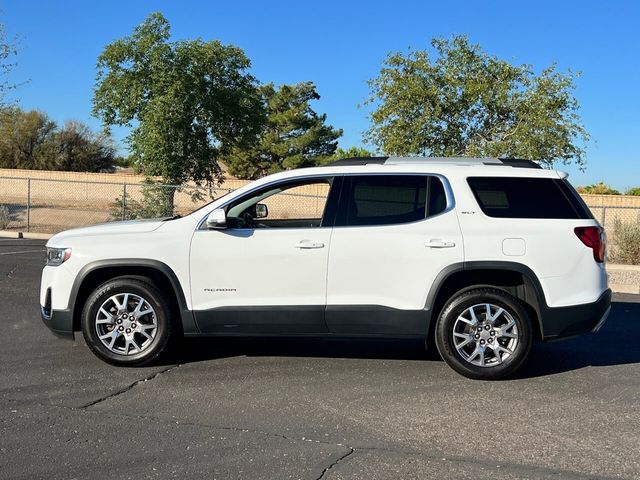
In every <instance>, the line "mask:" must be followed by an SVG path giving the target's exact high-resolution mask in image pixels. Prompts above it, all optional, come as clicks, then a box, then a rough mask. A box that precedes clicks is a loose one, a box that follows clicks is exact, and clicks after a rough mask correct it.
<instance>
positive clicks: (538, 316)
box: [425, 261, 546, 342]
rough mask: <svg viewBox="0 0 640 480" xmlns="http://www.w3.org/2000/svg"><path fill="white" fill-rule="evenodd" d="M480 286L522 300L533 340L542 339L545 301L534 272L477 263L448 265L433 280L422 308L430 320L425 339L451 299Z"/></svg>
mask: <svg viewBox="0 0 640 480" xmlns="http://www.w3.org/2000/svg"><path fill="white" fill-rule="evenodd" d="M482 287H491V288H497V289H499V290H502V291H505V292H507V293H509V294H511V295H513V296H514V297H516V298H518V299H519V300H521V301H522V302H523V304H524V306H525V308H526V309H527V310H528V313H529V314H530V316H531V319H532V320H533V326H534V329H535V338H537V339H542V338H544V329H543V324H542V312H543V310H544V308H545V307H546V301H545V297H544V292H543V290H542V286H541V285H540V281H539V280H538V277H537V276H536V274H535V273H534V272H533V270H531V269H530V268H529V267H527V266H526V265H523V264H521V263H517V262H500V261H495V262H482V261H478V262H464V263H457V264H453V265H450V266H449V267H447V268H445V269H443V270H442V271H441V272H440V273H439V274H438V276H437V277H436V280H435V281H434V283H433V285H432V286H431V288H430V290H429V293H428V295H427V301H426V305H425V310H427V311H428V312H429V319H430V321H429V331H428V336H427V340H428V341H429V342H430V341H432V339H433V335H434V331H435V326H436V323H437V320H438V317H439V316H440V312H441V311H442V308H443V307H444V305H445V304H446V302H447V301H448V300H449V299H450V298H452V297H453V296H454V295H459V294H461V293H464V292H465V291H468V290H472V289H475V288H482Z"/></svg>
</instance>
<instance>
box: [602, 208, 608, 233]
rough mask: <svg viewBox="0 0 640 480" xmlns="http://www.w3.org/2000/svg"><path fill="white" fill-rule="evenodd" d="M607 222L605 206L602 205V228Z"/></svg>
mask: <svg viewBox="0 0 640 480" xmlns="http://www.w3.org/2000/svg"><path fill="white" fill-rule="evenodd" d="M606 223H607V207H605V206H604V205H603V206H602V228H606Z"/></svg>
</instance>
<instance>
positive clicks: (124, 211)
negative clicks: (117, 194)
mask: <svg viewBox="0 0 640 480" xmlns="http://www.w3.org/2000/svg"><path fill="white" fill-rule="evenodd" d="M126 214H127V184H126V183H123V184H122V220H123V221H124V220H125V218H127V217H126Z"/></svg>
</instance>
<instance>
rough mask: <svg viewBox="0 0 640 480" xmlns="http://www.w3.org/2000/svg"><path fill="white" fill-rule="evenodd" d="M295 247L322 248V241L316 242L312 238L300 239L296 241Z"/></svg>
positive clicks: (305, 248)
mask: <svg viewBox="0 0 640 480" xmlns="http://www.w3.org/2000/svg"><path fill="white" fill-rule="evenodd" d="M296 248H300V249H304V250H308V249H311V248H324V243H322V242H316V241H314V240H300V241H299V242H298V243H296Z"/></svg>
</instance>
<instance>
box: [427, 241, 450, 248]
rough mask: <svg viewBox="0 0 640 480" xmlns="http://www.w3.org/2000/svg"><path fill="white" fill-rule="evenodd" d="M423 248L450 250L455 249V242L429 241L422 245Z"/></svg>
mask: <svg viewBox="0 0 640 480" xmlns="http://www.w3.org/2000/svg"><path fill="white" fill-rule="evenodd" d="M424 246H425V247H429V248H452V247H455V246H456V244H455V242H444V241H442V240H431V241H430V242H429V243H425V244H424Z"/></svg>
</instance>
